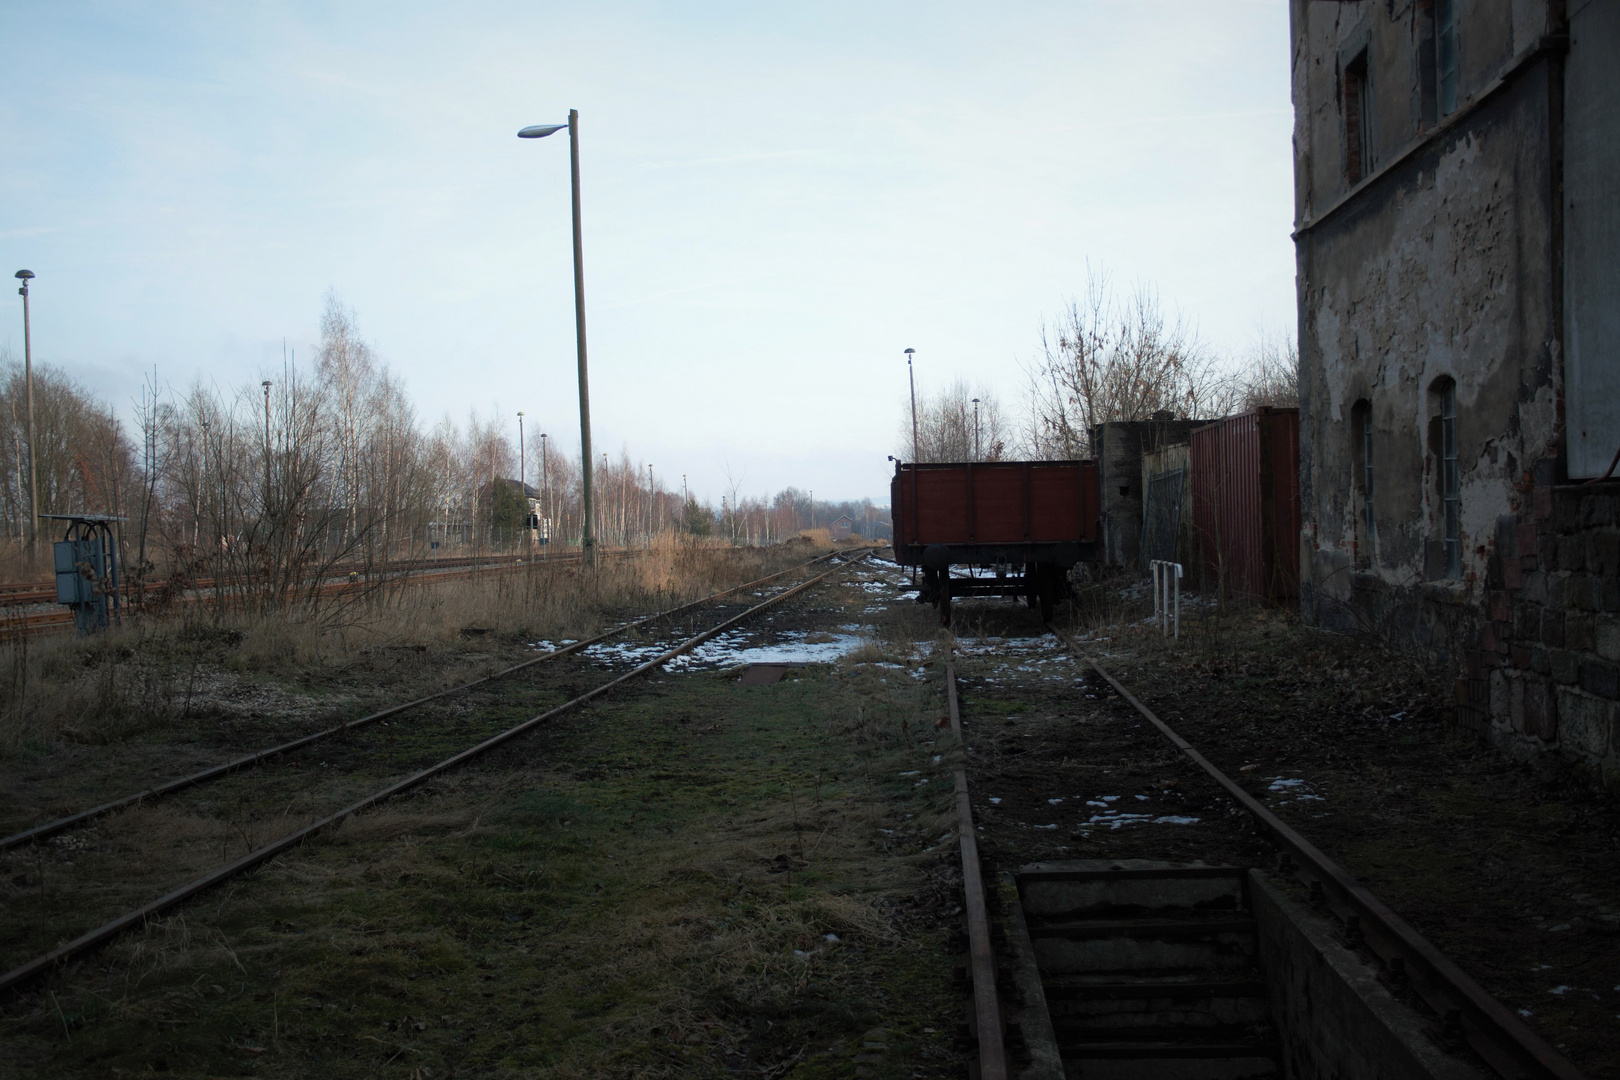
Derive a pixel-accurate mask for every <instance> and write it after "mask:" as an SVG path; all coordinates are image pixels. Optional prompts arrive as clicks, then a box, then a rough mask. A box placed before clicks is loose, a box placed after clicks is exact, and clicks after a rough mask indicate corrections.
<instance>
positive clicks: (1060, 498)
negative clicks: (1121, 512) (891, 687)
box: [889, 461, 1101, 626]
mask: <svg viewBox="0 0 1620 1080" xmlns="http://www.w3.org/2000/svg"><path fill="white" fill-rule="evenodd" d="M889 505H890V506H891V507H892V508H893V511H894V552H895V558H896V560H897V561H898V562H899V563H900V564H901V565H902V566H911V567H918V568H920V569H921V570H922V575H923V581H922V589H921V592H920V594H919V596H918V599H920V600H922V601H924V602H925V603H931V604H934V605H935V606H937V607H938V608H939V621H940V624H941V625H944V626H948V625H950V621H951V600H952V599H953V598H954V597H958V596H1013V597H1020V598H1022V599H1024V600H1025V601H1026V602H1028V604H1029V605H1030V606H1031V607H1038V608H1039V609H1040V612H1041V616H1042V617H1043V618H1051V616H1052V610H1053V607H1054V606H1055V605H1056V604H1057V602H1058V601H1059V600H1061V599H1064V598H1065V597H1066V596H1067V595H1068V587H1069V586H1068V575H1069V570H1070V569H1072V568H1073V567H1074V565H1075V564H1076V563H1078V562H1081V561H1082V560H1087V561H1090V560H1095V559H1096V557H1097V553H1098V516H1099V513H1100V511H1101V500H1100V497H1099V492H1098V490H1097V466H1096V463H1095V462H1092V461H986V462H943V463H938V464H933V463H929V464H907V463H903V462H896V463H895V470H894V479H893V480H892V481H890V483H889ZM953 566H956V567H964V568H969V569H970V570H972V571H976V572H975V573H970V574H967V575H961V574H952V573H951V567H953Z"/></svg>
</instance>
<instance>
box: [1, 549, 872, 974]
mask: <svg viewBox="0 0 1620 1080" xmlns="http://www.w3.org/2000/svg"><path fill="white" fill-rule="evenodd" d="M839 554H845V553H843V552H834V553H833V554H832V555H828V556H823V558H832V557H835V556H836V555H839ZM865 557H866V553H865V552H864V551H862V552H860V553H858V554H855V557H854V558H851V559H850V560H849V561H848V562H846V563H844V564H842V565H840V566H837V567H834V568H833V569H831V570H828V571H826V572H825V573H822V574H818V575H816V576H815V577H813V578H811V579H809V580H808V581H804V582H800V583H799V584H798V585H795V586H793V587H792V588H790V589H787V590H785V591H783V592H779V593H777V594H776V595H775V596H773V597H771V598H769V599H768V600H765V601H763V602H761V603H758V604H755V605H754V606H753V607H751V608H749V609H748V610H747V611H744V612H742V613H740V614H737V615H733V616H732V617H731V618H729V619H726V620H725V621H723V622H721V623H718V624H716V625H714V626H711V627H710V628H709V629H707V630H705V631H703V632H702V633H701V634H697V635H695V636H693V637H689V638H687V639H686V640H685V641H683V642H681V643H680V644H679V645H677V646H675V647H674V648H673V649H669V650H668V651H666V652H663V653H661V654H659V655H658V656H656V657H654V658H653V659H651V660H648V661H647V662H646V663H644V664H641V665H640V666H638V667H636V668H634V669H633V670H631V671H628V672H626V673H625V674H623V675H620V676H619V677H618V678H616V679H612V680H610V681H608V682H606V683H603V684H602V685H601V686H598V687H597V688H596V689H594V690H587V691H586V692H585V693H583V694H581V695H580V696H579V697H576V698H574V699H573V700H571V701H566V702H564V703H563V704H561V705H558V706H557V707H556V708H553V709H548V710H547V711H545V712H543V713H540V714H539V715H537V716H531V717H530V718H529V719H527V720H525V721H523V722H522V723H520V724H518V725H516V726H515V727H510V728H507V729H506V730H505V731H503V732H501V733H500V734H498V735H492V736H490V737H489V738H487V739H485V740H484V741H483V742H480V743H478V744H477V745H475V746H470V747H468V748H467V749H465V750H462V751H461V752H459V753H456V754H452V755H451V756H450V757H447V758H445V759H444V760H443V761H440V762H438V763H437V764H434V765H429V766H428V767H427V768H425V769H422V770H420V771H419V772H416V773H413V774H411V775H410V776H407V777H406V778H405V779H403V780H399V781H396V782H395V783H392V784H390V785H388V786H387V787H385V788H382V789H381V790H379V791H375V792H372V793H371V794H370V795H367V796H366V797H365V798H363V799H360V800H359V801H358V802H354V803H351V804H349V805H348V806H345V807H344V808H343V809H341V810H339V811H337V812H336V813H333V814H328V815H327V816H326V817H324V818H322V819H320V820H319V821H316V822H313V823H311V824H309V825H306V826H304V827H303V828H301V829H298V830H297V831H295V832H291V833H288V834H287V835H286V836H283V837H282V838H281V839H279V840H275V841H272V842H271V843H268V844H266V845H264V846H263V847H261V848H259V849H257V850H256V851H252V852H249V853H248V854H246V855H244V856H242V857H241V858H240V859H237V860H236V861H235V862H232V863H228V864H227V865H225V866H222V867H220V868H219V869H217V870H214V871H212V872H210V873H208V874H204V875H203V876H202V877H200V878H197V879H195V880H193V881H189V882H187V883H186V884H184V885H182V886H180V887H179V888H178V889H175V890H174V891H173V892H170V893H167V894H165V895H163V896H160V897H158V898H157V899H156V900H153V901H151V902H150V903H147V904H143V905H142V906H141V907H138V908H136V909H135V910H133V911H128V912H125V913H124V914H123V915H120V916H118V917H117V918H116V919H113V920H112V921H110V922H107V923H104V924H102V925H101V926H98V927H97V928H96V929H94V930H91V931H89V932H88V933H85V934H81V935H80V936H79V937H76V938H74V939H73V940H72V941H69V942H68V943H67V944H65V945H60V946H58V947H57V948H55V949H52V950H51V951H50V952H48V953H45V954H44V955H43V956H37V957H35V958H34V959H32V960H30V961H28V962H27V963H25V964H22V965H21V966H19V967H15V968H13V969H11V970H10V971H8V972H6V973H5V974H4V975H0V990H12V989H15V988H16V987H18V986H20V985H22V984H23V983H26V982H28V981H29V980H31V979H34V978H37V977H38V976H40V975H43V974H44V973H45V972H47V971H49V970H50V969H51V968H53V967H55V966H56V965H57V964H60V963H62V962H64V961H66V960H70V959H72V958H73V957H75V956H79V955H81V954H83V953H86V952H88V951H90V950H91V949H94V948H96V947H97V946H99V945H102V944H105V943H106V942H108V941H110V940H112V939H113V938H115V937H117V936H118V935H119V934H122V933H123V932H124V931H125V930H130V929H133V928H135V927H137V926H142V925H144V924H145V923H146V921H147V920H148V919H151V918H153V917H155V916H158V915H161V914H163V913H164V912H165V911H168V910H169V909H170V908H173V907H175V906H177V905H179V904H182V903H184V902H185V901H187V900H189V899H191V898H192V897H194V896H197V895H198V894H200V893H203V892H206V891H207V890H209V889H211V888H213V887H214V886H216V885H219V884H222V883H224V882H226V881H229V880H231V879H232V878H235V877H238V876H240V875H242V874H244V873H246V872H247V871H249V870H252V869H253V868H255V867H257V866H259V865H261V864H263V863H266V862H269V861H270V860H271V859H273V858H275V857H276V856H277V855H280V854H282V853H283V852H285V851H288V850H291V849H292V848H295V847H298V846H299V845H301V844H303V843H304V842H305V841H307V840H309V839H311V838H313V837H314V836H315V835H316V834H318V833H321V832H324V831H325V830H327V829H329V828H331V827H332V826H333V825H336V824H338V823H339V822H341V821H343V820H344V819H345V818H349V817H352V816H353V815H355V814H357V813H359V812H360V811H362V810H367V809H369V808H371V807H373V806H376V805H377V804H379V803H382V802H385V801H386V800H388V799H391V798H393V797H394V796H395V795H399V794H402V793H404V792H406V791H409V790H411V789H412V788H414V787H416V786H418V785H419V784H422V783H423V782H425V781H427V780H431V779H432V778H433V777H435V776H438V775H439V774H440V773H444V772H448V771H449V770H451V769H454V768H456V767H457V766H459V765H464V764H466V763H467V762H469V761H471V760H473V759H474V758H477V757H481V756H482V755H484V754H486V753H488V752H489V751H491V750H493V749H495V748H496V747H498V746H501V745H504V744H505V743H508V742H510V741H512V740H513V739H515V738H517V737H518V736H520V735H524V734H526V733H528V732H530V731H532V730H534V729H535V728H537V727H539V726H540V725H541V724H544V723H546V722H547V721H549V720H553V719H555V718H556V717H558V716H561V715H562V714H563V713H565V712H568V711H570V710H572V709H576V708H578V707H579V706H581V705H584V704H585V703H587V702H590V701H594V700H595V699H597V698H599V697H601V696H603V695H604V694H606V693H607V692H608V691H610V690H612V689H614V688H615V687H618V686H622V685H624V684H625V683H627V682H629V681H630V680H631V679H636V678H639V677H641V676H642V675H645V674H646V673H647V672H649V671H653V670H655V669H657V668H660V667H662V666H663V665H665V664H667V663H669V662H670V661H671V660H673V659H675V658H676V657H677V656H680V655H681V654H682V653H686V652H690V651H691V650H692V649H695V648H697V647H698V646H699V645H701V644H703V643H704V642H705V641H708V640H709V639H710V638H712V637H715V636H716V635H718V634H723V633H725V632H726V631H727V630H729V629H731V628H732V627H733V626H736V625H737V624H739V623H741V622H743V621H745V620H747V619H750V618H752V617H753V616H755V615H757V614H759V613H760V612H762V611H764V610H766V609H767V608H770V607H774V606H775V605H777V604H780V603H781V602H782V601H784V600H786V599H788V598H789V597H793V596H797V595H798V594H799V593H802V592H804V591H805V590H806V589H809V588H811V587H812V586H815V585H818V584H820V583H821V582H823V581H825V580H826V579H827V578H829V577H831V576H832V575H834V574H836V573H838V572H839V571H840V570H843V569H845V568H847V567H848V566H851V565H853V564H854V563H856V562H859V561H860V560H861V559H863V558H865ZM816 561H819V560H816Z"/></svg>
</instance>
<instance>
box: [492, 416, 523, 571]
mask: <svg viewBox="0 0 1620 1080" xmlns="http://www.w3.org/2000/svg"><path fill="white" fill-rule="evenodd" d="M491 497H493V493H491ZM518 503H519V505H521V506H522V507H523V543H524V544H525V545H526V544H528V542H529V463H528V461H527V459H525V458H524V456H523V410H522V409H519V410H518Z"/></svg>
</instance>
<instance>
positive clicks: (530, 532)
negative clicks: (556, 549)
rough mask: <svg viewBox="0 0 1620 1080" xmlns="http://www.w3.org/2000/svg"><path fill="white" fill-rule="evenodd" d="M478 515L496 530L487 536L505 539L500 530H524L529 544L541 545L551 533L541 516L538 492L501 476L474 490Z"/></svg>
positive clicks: (528, 485) (532, 487)
mask: <svg viewBox="0 0 1620 1080" xmlns="http://www.w3.org/2000/svg"><path fill="white" fill-rule="evenodd" d="M478 502H479V509H480V516H481V517H483V518H484V520H485V521H487V522H489V523H490V526H491V528H493V529H496V530H498V531H497V533H492V534H491V539H492V540H493V539H507V538H509V537H508V536H506V535H501V534H500V532H499V531H500V530H510V531H511V535H512V536H515V534H516V532H517V530H527V536H528V538H529V541H530V543H531V544H534V543H539V544H544V543H546V542H547V540H548V539H549V537H550V535H551V530H550V527H549V523H548V522H546V521H545V520H544V519H543V518H542V517H541V493H540V490H539V489H538V488H536V487H535V486H534V485H533V484H526V483H523V482H522V481H520V480H512V479H509V478H506V477H502V478H499V479H496V480H492V481H490V482H488V483H486V484H485V485H484V486H483V487H482V488H481V489H479V492H478Z"/></svg>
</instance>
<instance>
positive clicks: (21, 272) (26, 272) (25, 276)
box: [11, 270, 34, 282]
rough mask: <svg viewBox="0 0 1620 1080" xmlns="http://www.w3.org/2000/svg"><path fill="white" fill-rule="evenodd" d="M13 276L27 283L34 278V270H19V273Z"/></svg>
mask: <svg viewBox="0 0 1620 1080" xmlns="http://www.w3.org/2000/svg"><path fill="white" fill-rule="evenodd" d="M11 276H12V277H15V278H21V279H22V280H23V281H25V282H26V281H27V280H28V279H29V278H31V277H33V276H34V272H33V271H32V270H19V271H17V272H16V273H15V274H13V275H11Z"/></svg>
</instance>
